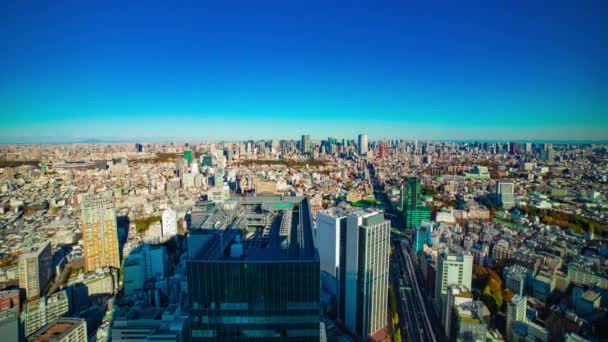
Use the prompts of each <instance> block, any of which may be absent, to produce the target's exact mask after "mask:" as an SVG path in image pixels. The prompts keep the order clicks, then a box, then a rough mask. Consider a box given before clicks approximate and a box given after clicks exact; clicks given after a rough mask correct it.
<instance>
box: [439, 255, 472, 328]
mask: <svg viewBox="0 0 608 342" xmlns="http://www.w3.org/2000/svg"><path fill="white" fill-rule="evenodd" d="M472 278H473V256H472V255H470V254H450V253H447V252H443V253H441V254H440V255H439V258H438V261H437V276H436V278H435V305H436V307H437V309H438V310H437V311H441V312H442V315H441V316H442V317H444V315H443V311H444V310H440V309H442V308H444V306H442V304H443V303H445V300H446V295H447V291H448V288H449V286H450V285H464V286H465V287H466V288H467V289H470V288H471V281H472Z"/></svg>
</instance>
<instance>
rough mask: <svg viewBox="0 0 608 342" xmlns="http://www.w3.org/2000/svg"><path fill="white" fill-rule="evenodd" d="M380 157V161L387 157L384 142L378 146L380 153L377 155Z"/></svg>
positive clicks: (386, 147)
mask: <svg viewBox="0 0 608 342" xmlns="http://www.w3.org/2000/svg"><path fill="white" fill-rule="evenodd" d="M378 154H379V155H380V159H386V156H387V155H388V146H386V142H383V143H381V144H380V151H379V153H378Z"/></svg>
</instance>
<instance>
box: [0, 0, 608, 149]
mask: <svg viewBox="0 0 608 342" xmlns="http://www.w3.org/2000/svg"><path fill="white" fill-rule="evenodd" d="M3 6H4V7H6V8H5V9H3V10H2V11H1V12H0V51H2V53H0V141H4V142H18V141H24V142H35V141H62V140H65V141H72V140H79V139H87V138H101V139H129V140H133V139H142V140H185V139H193V140H216V139H217V140H220V139H226V140H232V139H249V138H273V137H275V138H292V137H298V136H299V135H301V134H305V133H308V134H311V136H312V137H313V138H325V137H327V136H337V137H354V136H355V135H356V134H357V133H359V132H367V133H368V134H369V135H370V137H371V138H372V139H375V138H383V137H387V138H414V139H534V140H539V139H540V140H542V139H558V140H567V139H608V71H607V70H608V68H607V63H608V44H606V42H607V41H608V21H607V20H605V18H606V17H607V16H608V2H605V1H570V2H560V1H547V2H536V1H492V2H483V1H480V2H468V3H467V2H457V4H456V3H455V2H446V3H445V4H440V3H439V2H435V3H434V5H432V6H431V5H422V4H417V5H413V4H405V3H404V2H403V1H399V2H382V1H380V2H356V1H349V2H331V1H322V2H315V1H306V2H297V3H296V2H291V1H276V2H265V1H261V2H258V1H243V2H238V1H227V2H224V1H213V2H204V1H197V2H177V3H174V2H158V3H155V2H146V3H143V2H142V3H138V2H136V1H120V2H118V1H116V2H114V1H103V2H101V1H100V2H95V1H91V2H89V1H84V2H83V1H72V2H64V1H52V2H43V1H39V2H36V1H14V2H12V3H9V4H3ZM421 6H427V7H421Z"/></svg>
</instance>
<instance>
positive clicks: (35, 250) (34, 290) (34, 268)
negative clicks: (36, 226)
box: [19, 241, 53, 299]
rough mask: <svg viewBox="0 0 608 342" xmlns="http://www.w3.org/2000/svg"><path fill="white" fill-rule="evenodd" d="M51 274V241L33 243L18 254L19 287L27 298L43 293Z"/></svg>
mask: <svg viewBox="0 0 608 342" xmlns="http://www.w3.org/2000/svg"><path fill="white" fill-rule="evenodd" d="M52 276H53V250H52V249H51V242H50V241H47V242H44V243H39V244H35V245H33V246H32V247H30V248H28V250H27V251H26V253H24V254H21V255H20V256H19V287H20V288H22V289H24V290H25V295H26V298H27V299H34V298H39V297H40V296H43V295H44V290H45V289H46V287H47V285H48V284H49V281H50V280H51V278H52Z"/></svg>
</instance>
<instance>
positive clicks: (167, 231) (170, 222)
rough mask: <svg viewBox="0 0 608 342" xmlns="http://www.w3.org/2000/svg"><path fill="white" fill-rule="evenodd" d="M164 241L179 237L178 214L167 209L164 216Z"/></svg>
mask: <svg viewBox="0 0 608 342" xmlns="http://www.w3.org/2000/svg"><path fill="white" fill-rule="evenodd" d="M162 223H163V239H168V238H171V237H173V236H175V235H177V213H176V212H175V210H173V209H166V210H164V211H163V214H162Z"/></svg>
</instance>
